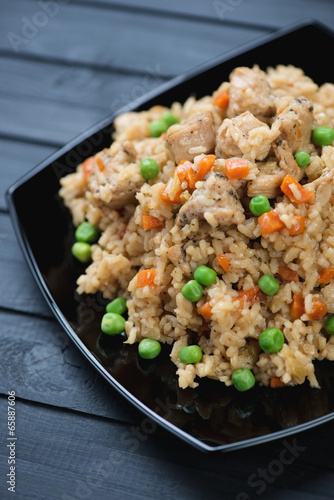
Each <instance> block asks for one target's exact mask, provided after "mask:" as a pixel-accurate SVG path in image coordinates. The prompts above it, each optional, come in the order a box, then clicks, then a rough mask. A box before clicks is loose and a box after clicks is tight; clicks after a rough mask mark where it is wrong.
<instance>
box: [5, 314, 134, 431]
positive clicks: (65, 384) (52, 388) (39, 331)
mask: <svg viewBox="0 0 334 500" xmlns="http://www.w3.org/2000/svg"><path fill="white" fill-rule="evenodd" d="M0 321H1V331H2V333H1V336H0V351H1V352H2V356H1V357H2V360H3V361H2V363H1V367H0V394H4V395H6V394H7V391H9V390H10V391H11V390H14V391H15V393H16V396H17V398H21V399H24V400H29V401H34V402H38V403H42V404H47V405H51V406H55V407H61V408H67V409H71V410H74V411H79V412H83V413H88V414H93V415H98V416H102V417H107V418H110V419H116V420H120V421H125V422H131V423H133V422H134V421H135V418H136V415H137V413H139V412H137V411H136V410H135V409H134V407H132V406H131V405H130V404H129V403H128V402H127V401H126V400H125V399H124V398H123V397H122V396H121V395H120V394H119V393H118V392H117V391H116V390H115V389H113V388H112V387H111V386H110V384H108V383H107V382H106V381H105V380H104V379H103V378H102V376H101V375H100V374H99V373H98V372H97V371H96V370H95V369H94V368H93V367H92V366H91V364H90V363H89V362H88V361H87V360H86V358H85V357H84V356H83V354H82V353H81V352H80V351H79V350H78V348H77V347H76V346H75V345H74V344H73V343H72V341H71V340H70V339H69V337H68V336H67V334H66V333H65V332H64V330H63V329H62V328H61V326H60V325H59V324H58V322H56V321H55V320H48V319H42V318H36V317H30V316H24V315H20V316H18V315H15V314H14V313H11V312H1V311H0ZM18 322H21V324H22V326H21V327H20V328H18Z"/></svg>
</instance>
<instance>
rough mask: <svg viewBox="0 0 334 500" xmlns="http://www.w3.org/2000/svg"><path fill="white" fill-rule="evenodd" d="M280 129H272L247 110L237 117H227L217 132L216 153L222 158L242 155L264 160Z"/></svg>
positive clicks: (250, 158) (252, 159)
mask: <svg viewBox="0 0 334 500" xmlns="http://www.w3.org/2000/svg"><path fill="white" fill-rule="evenodd" d="M279 133H280V132H279V130H275V131H274V130H272V129H270V127H269V126H268V125H267V124H266V123H263V122H261V121H260V120H258V119H257V118H255V116H254V115H253V114H252V113H251V112H250V111H245V112H244V113H241V115H239V116H236V117H235V118H232V119H229V118H226V119H225V120H224V121H223V123H222V124H221V126H220V127H219V129H218V132H217V145H216V155H217V156H218V157H220V158H229V157H233V156H239V157H240V156H241V157H243V158H246V159H247V160H250V161H255V160H263V159H264V158H265V157H266V156H267V155H268V153H269V151H270V148H271V144H272V142H273V141H274V140H275V139H276V138H277V137H278V135H279Z"/></svg>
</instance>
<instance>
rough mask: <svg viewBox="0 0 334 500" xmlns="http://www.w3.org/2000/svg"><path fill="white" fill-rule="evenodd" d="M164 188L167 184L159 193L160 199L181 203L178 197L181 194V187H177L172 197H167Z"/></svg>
mask: <svg viewBox="0 0 334 500" xmlns="http://www.w3.org/2000/svg"><path fill="white" fill-rule="evenodd" d="M166 188H167V184H166V185H165V187H164V189H163V190H162V191H161V193H160V197H161V199H162V201H164V202H166V203H182V202H181V198H180V196H181V194H182V193H183V190H182V189H179V190H178V191H177V193H176V194H175V196H174V198H173V199H171V198H170V197H169V194H168V193H167V191H166Z"/></svg>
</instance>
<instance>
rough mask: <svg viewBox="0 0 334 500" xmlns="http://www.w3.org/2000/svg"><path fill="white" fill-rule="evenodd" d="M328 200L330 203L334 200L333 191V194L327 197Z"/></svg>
mask: <svg viewBox="0 0 334 500" xmlns="http://www.w3.org/2000/svg"><path fill="white" fill-rule="evenodd" d="M329 201H330V202H331V203H333V202H334V193H333V194H332V196H331V197H330V198H329Z"/></svg>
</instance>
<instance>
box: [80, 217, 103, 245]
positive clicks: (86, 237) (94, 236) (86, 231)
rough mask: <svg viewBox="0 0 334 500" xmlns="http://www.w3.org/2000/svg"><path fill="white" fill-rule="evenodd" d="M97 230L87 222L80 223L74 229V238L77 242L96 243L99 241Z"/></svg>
mask: <svg viewBox="0 0 334 500" xmlns="http://www.w3.org/2000/svg"><path fill="white" fill-rule="evenodd" d="M99 235H100V234H99V230H98V229H97V227H96V226H93V224H90V223H89V222H81V224H79V226H78V227H77V228H76V230H75V233H74V236H75V239H76V240H77V241H83V242H85V243H96V242H97V240H98V239H99Z"/></svg>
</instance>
